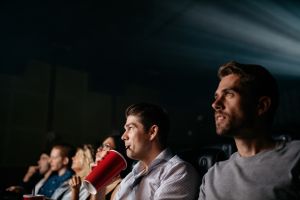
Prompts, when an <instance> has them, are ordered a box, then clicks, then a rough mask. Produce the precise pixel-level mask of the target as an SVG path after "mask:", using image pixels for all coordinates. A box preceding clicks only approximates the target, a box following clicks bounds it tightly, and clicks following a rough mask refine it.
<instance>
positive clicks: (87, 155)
mask: <svg viewBox="0 0 300 200" xmlns="http://www.w3.org/2000/svg"><path fill="white" fill-rule="evenodd" d="M79 151H81V152H82V155H83V157H82V160H81V166H82V168H81V170H80V171H79V172H78V174H77V175H78V176H80V177H81V178H85V177H86V176H87V175H88V174H89V173H90V171H91V168H90V165H91V163H93V162H94V154H95V153H94V149H93V147H92V145H90V144H85V145H83V146H82V147H78V148H77V152H79Z"/></svg>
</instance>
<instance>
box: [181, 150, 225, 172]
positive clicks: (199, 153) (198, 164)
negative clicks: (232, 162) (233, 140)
mask: <svg viewBox="0 0 300 200" xmlns="http://www.w3.org/2000/svg"><path fill="white" fill-rule="evenodd" d="M178 155H179V157H181V158H182V159H183V160H185V161H186V162H189V163H191V164H192V165H193V166H194V167H195V169H196V170H197V171H198V173H199V175H200V178H202V177H203V175H204V174H205V173H206V172H207V170H208V169H209V168H210V167H212V166H213V165H214V164H215V163H216V162H219V161H223V160H226V159H228V156H227V154H226V153H225V152H224V151H223V150H222V149H220V148H217V147H213V146H212V147H202V148H200V149H188V150H184V151H181V152H179V153H178Z"/></svg>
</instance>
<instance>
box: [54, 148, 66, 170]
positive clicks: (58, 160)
mask: <svg viewBox="0 0 300 200" xmlns="http://www.w3.org/2000/svg"><path fill="white" fill-rule="evenodd" d="M65 159H66V158H64V157H62V156H61V152H60V149H59V148H53V149H52V150H51V153H50V167H51V170H52V171H59V170H60V169H62V168H64V167H65V166H66V165H67V163H66V160H65Z"/></svg>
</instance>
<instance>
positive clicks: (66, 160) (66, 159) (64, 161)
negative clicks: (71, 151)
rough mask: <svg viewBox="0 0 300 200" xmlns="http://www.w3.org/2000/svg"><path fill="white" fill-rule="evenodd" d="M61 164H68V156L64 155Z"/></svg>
mask: <svg viewBox="0 0 300 200" xmlns="http://www.w3.org/2000/svg"><path fill="white" fill-rule="evenodd" d="M63 164H64V165H68V164H69V158H68V157H64V159H63Z"/></svg>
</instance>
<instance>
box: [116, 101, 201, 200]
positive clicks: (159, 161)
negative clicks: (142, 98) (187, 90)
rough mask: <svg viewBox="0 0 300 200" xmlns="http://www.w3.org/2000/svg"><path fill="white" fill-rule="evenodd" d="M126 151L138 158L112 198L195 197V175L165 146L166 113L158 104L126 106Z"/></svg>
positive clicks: (154, 199) (186, 164) (191, 168)
mask: <svg viewBox="0 0 300 200" xmlns="http://www.w3.org/2000/svg"><path fill="white" fill-rule="evenodd" d="M125 115H126V119H127V120H126V124H125V126H124V128H125V132H124V134H123V135H122V139H123V140H124V142H125V147H126V154H127V156H128V157H129V158H132V159H134V160H138V161H139V162H138V163H137V164H136V165H135V166H134V168H133V170H132V172H131V173H129V174H128V175H127V176H126V177H125V178H124V179H123V180H122V182H121V185H120V189H119V191H118V192H117V194H116V198H115V199H118V200H119V199H147V200H151V199H153V200H159V199H180V200H187V199H190V200H192V199H195V198H197V196H198V194H197V193H198V188H199V180H198V179H199V178H198V177H199V176H198V174H197V172H196V171H195V169H194V168H193V167H192V166H191V165H190V164H188V163H186V162H184V161H183V160H181V159H180V158H179V157H178V156H176V155H175V156H174V155H173V154H172V153H171V151H170V150H169V149H168V148H167V136H168V132H169V117H168V115H167V113H166V112H165V111H164V109H162V108H161V107H159V106H156V105H153V104H148V103H140V104H134V105H131V106H129V107H128V108H127V110H126V112H125Z"/></svg>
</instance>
